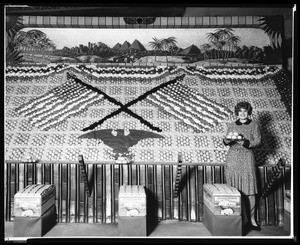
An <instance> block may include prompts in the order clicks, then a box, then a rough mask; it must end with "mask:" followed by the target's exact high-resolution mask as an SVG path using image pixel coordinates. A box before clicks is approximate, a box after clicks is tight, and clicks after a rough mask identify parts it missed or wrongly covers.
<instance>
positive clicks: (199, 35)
mask: <svg viewBox="0 0 300 245" xmlns="http://www.w3.org/2000/svg"><path fill="white" fill-rule="evenodd" d="M32 29H38V30H41V31H43V32H44V33H45V34H46V35H47V36H48V38H49V39H50V40H52V41H53V43H54V44H55V45H56V48H57V49H62V48H63V47H65V46H66V47H69V48H71V47H75V46H79V45H80V44H83V45H86V46H87V45H88V43H89V42H91V43H97V42H103V43H105V44H106V45H108V46H109V47H111V48H112V47H114V46H115V45H116V44H117V43H120V44H123V43H124V42H125V41H128V42H129V43H132V42H133V41H134V40H135V39H137V40H139V41H140V42H141V43H142V44H143V45H144V47H145V48H146V49H148V50H150V47H149V42H150V41H153V40H152V39H153V38H154V37H155V38H158V39H161V38H168V37H176V40H177V46H178V47H180V48H183V49H184V48H187V47H188V46H190V45H192V44H194V45H196V46H198V47H199V48H200V46H201V45H202V44H204V43H209V40H208V39H207V36H206V33H209V32H214V31H215V30H216V29H213V28H209V29H82V28H25V29H23V31H29V30H32ZM233 30H234V32H233V34H234V35H236V36H239V37H240V38H241V42H240V43H239V46H242V45H246V46H252V45H253V46H257V47H260V48H262V47H263V46H266V45H269V44H270V39H269V36H268V35H267V34H266V33H264V31H263V30H261V29H258V28H233Z"/></svg>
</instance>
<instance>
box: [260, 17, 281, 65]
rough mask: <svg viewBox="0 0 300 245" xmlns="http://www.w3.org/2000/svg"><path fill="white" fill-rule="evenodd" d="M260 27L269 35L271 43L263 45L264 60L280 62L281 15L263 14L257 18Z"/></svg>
mask: <svg viewBox="0 0 300 245" xmlns="http://www.w3.org/2000/svg"><path fill="white" fill-rule="evenodd" d="M258 21H259V22H260V23H259V25H258V27H260V28H261V29H262V30H263V31H264V32H265V33H266V34H268V35H269V37H270V41H271V45H268V46H266V47H264V54H265V61H266V62H267V63H276V62H280V63H281V62H282V61H281V58H282V50H281V45H282V37H283V17H282V16H265V17H262V18H260V19H258Z"/></svg>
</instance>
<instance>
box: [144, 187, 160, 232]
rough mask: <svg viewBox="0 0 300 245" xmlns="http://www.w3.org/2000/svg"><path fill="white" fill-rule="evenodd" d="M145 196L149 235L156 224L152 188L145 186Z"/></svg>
mask: <svg viewBox="0 0 300 245" xmlns="http://www.w3.org/2000/svg"><path fill="white" fill-rule="evenodd" d="M145 191H146V198H147V207H146V209H147V236H148V235H150V234H151V233H152V232H153V231H154V229H155V227H156V226H157V224H158V219H157V206H158V202H157V198H156V197H155V194H154V193H153V191H152V190H150V189H149V188H147V187H146V188H145Z"/></svg>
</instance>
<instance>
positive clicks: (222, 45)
mask: <svg viewBox="0 0 300 245" xmlns="http://www.w3.org/2000/svg"><path fill="white" fill-rule="evenodd" d="M232 32H233V29H231V28H225V29H218V30H216V31H215V33H216V35H217V36H218V37H219V38H218V44H217V46H218V48H219V51H220V53H221V56H222V59H223V61H224V58H225V55H226V53H227V52H226V51H225V49H226V48H227V47H228V39H229V38H231V37H233V36H234V35H233V33H232ZM224 51H225V52H224Z"/></svg>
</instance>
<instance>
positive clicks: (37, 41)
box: [14, 30, 56, 50]
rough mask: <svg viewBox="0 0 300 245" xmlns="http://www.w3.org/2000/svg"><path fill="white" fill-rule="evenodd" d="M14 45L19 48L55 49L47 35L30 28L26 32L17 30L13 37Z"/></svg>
mask: <svg viewBox="0 0 300 245" xmlns="http://www.w3.org/2000/svg"><path fill="white" fill-rule="evenodd" d="M14 42H15V45H16V47H18V48H19V49H21V50H26V49H27V50H28V49H32V48H33V49H38V50H55V48H56V47H55V45H54V43H53V42H52V41H51V40H50V39H49V38H48V37H47V35H46V34H45V33H44V32H42V31H40V30H30V31H28V32H24V31H19V32H18V33H17V35H16V36H15V39H14Z"/></svg>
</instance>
